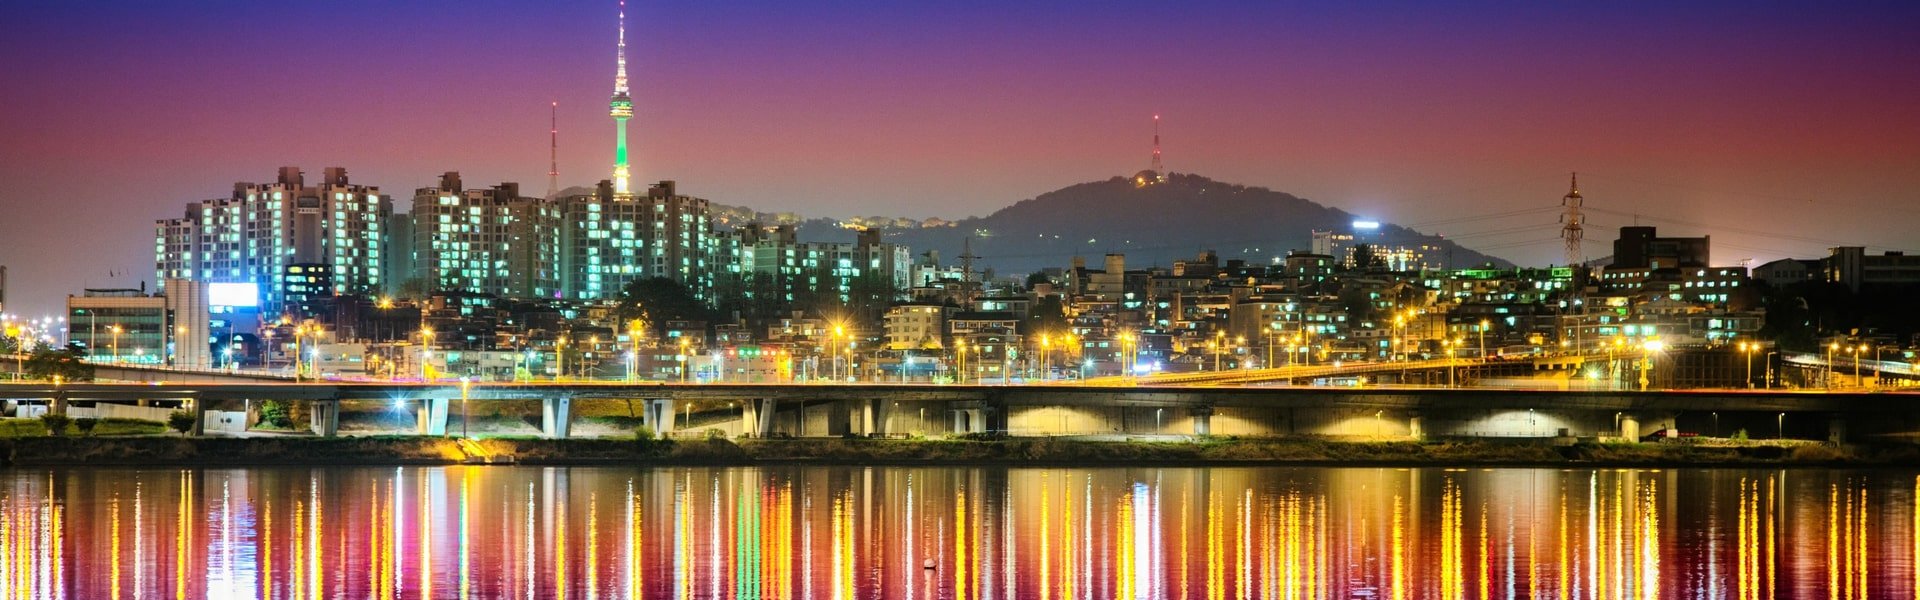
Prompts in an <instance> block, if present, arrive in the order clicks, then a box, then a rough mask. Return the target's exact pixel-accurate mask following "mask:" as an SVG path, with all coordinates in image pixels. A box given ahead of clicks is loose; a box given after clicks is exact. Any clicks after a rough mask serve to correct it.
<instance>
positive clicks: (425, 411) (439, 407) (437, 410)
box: [413, 398, 452, 435]
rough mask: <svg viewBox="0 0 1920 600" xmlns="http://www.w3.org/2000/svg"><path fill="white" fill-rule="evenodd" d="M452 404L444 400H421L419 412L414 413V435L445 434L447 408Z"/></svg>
mask: <svg viewBox="0 0 1920 600" xmlns="http://www.w3.org/2000/svg"><path fill="white" fill-rule="evenodd" d="M449 404H452V402H451V401H449V400H447V399H446V398H423V399H421V400H420V411H419V412H416V413H414V415H413V416H414V433H417V434H420V435H446V434H447V406H448V405H449Z"/></svg>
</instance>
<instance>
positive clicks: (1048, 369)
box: [1040, 333, 1053, 381]
mask: <svg viewBox="0 0 1920 600" xmlns="http://www.w3.org/2000/svg"><path fill="white" fill-rule="evenodd" d="M1040 378H1041V380H1043V381H1044V380H1052V379H1053V337H1052V336H1050V335H1048V334H1044V333H1042V334H1040Z"/></svg>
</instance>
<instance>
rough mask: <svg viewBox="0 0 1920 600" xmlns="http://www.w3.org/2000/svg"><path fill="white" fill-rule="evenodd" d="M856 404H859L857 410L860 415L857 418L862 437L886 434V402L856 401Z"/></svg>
mask: <svg viewBox="0 0 1920 600" xmlns="http://www.w3.org/2000/svg"><path fill="white" fill-rule="evenodd" d="M854 402H857V403H859V404H858V406H856V407H855V410H857V411H859V413H860V414H859V415H858V417H857V420H858V422H859V425H860V430H859V432H858V433H859V434H860V435H864V436H875V435H881V434H884V433H886V428H887V424H886V421H887V415H886V404H885V403H884V402H882V401H880V400H855V401H854Z"/></svg>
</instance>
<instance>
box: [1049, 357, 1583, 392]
mask: <svg viewBox="0 0 1920 600" xmlns="http://www.w3.org/2000/svg"><path fill="white" fill-rule="evenodd" d="M1568 358H1571V361H1569V360H1568ZM1569 363H1570V364H1571V366H1572V367H1573V368H1576V369H1577V368H1578V367H1579V366H1580V364H1582V361H1581V359H1580V357H1553V358H1547V357H1541V358H1539V359H1518V360H1485V359H1477V358H1476V359H1465V358H1462V359H1444V358H1443V359H1431V360H1405V361H1392V362H1344V363H1336V364H1323V365H1287V366H1282V367H1271V368H1261V369H1225V370H1215V371H1191V372H1183V373H1155V374H1152V375H1142V376H1137V377H1128V376H1108V377H1096V378H1092V379H1088V380H1086V383H1090V384H1095V385H1129V384H1134V385H1209V386H1211V385H1249V384H1262V383H1275V382H1300V381H1315V380H1330V379H1347V378H1361V377H1375V378H1377V377H1379V376H1381V375H1396V376H1405V375H1407V374H1421V375H1423V376H1424V377H1423V379H1427V380H1433V381H1440V382H1448V381H1450V380H1453V379H1456V378H1457V377H1462V376H1467V375H1486V374H1491V373H1498V374H1509V375H1516V374H1517V375H1524V374H1529V373H1532V372H1533V371H1535V370H1536V369H1539V368H1541V367H1542V366H1543V365H1545V366H1557V367H1560V368H1565V366H1564V365H1567V364H1569ZM1435 375H1437V377H1435ZM1449 385H1451V383H1449Z"/></svg>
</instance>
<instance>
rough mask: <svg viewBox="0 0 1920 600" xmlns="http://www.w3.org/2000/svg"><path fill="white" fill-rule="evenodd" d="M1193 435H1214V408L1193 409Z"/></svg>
mask: <svg viewBox="0 0 1920 600" xmlns="http://www.w3.org/2000/svg"><path fill="white" fill-rule="evenodd" d="M1192 414H1193V434H1194V435H1213V407H1211V406H1202V407H1198V408H1195V409H1193V411H1192Z"/></svg>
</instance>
